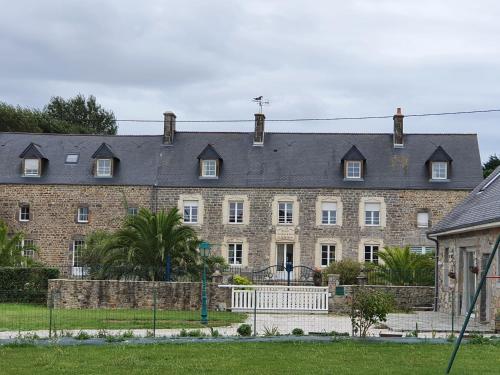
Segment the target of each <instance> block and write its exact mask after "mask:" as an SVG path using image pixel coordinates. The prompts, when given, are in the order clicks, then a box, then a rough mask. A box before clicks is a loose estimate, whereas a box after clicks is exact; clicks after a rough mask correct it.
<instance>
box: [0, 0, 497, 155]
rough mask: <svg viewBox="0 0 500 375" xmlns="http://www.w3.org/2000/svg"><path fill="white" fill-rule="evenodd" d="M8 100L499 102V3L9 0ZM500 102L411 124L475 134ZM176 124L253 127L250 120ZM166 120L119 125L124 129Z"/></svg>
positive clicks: (296, 107) (158, 110)
mask: <svg viewBox="0 0 500 375" xmlns="http://www.w3.org/2000/svg"><path fill="white" fill-rule="evenodd" d="M0 9H2V11H1V15H0V50H1V51H2V52H1V56H2V58H1V59H0V101H4V102H7V103H10V104H19V105H21V106H29V107H43V105H44V104H46V103H47V102H48V100H49V99H50V97H51V96H55V95H60V96H63V97H71V96H74V95H76V94H78V93H82V94H85V95H89V94H94V95H95V96H96V97H97V99H98V101H99V102H100V103H101V104H103V105H104V106H105V107H106V108H109V109H112V110H113V111H114V112H115V115H116V117H117V118H119V119H130V118H132V119H162V113H163V112H164V111H165V110H172V111H174V112H175V113H176V114H177V118H178V120H196V119H246V118H248V119H251V118H253V113H254V112H255V111H256V110H257V106H256V105H255V103H252V102H251V100H250V99H251V98H252V97H254V96H259V95H264V97H265V98H267V99H268V100H270V102H271V104H270V105H269V106H268V107H266V108H265V113H266V116H267V118H268V119H272V118H297V117H301V118H302V117H338V116H363V115H390V114H393V113H394V111H395V108H396V107H402V108H403V112H404V113H422V112H441V111H458V110H471V109H485V108H500V47H499V35H500V22H498V19H499V17H500V2H498V1H482V0H477V1H470V0H468V1H462V0H450V1H435V0H434V1H422V0H418V1H417V0H415V1H401V0H399V1H382V0H377V1H373V0H366V1H352V0H350V1H345V0H344V1H332V0H330V1H318V0H315V1H311V0H309V1H291V0H286V1H272V0H266V1H258V0H246V1H235V0H226V1H207V0H205V1H188V0H183V1H179V0H176V1H167V0H159V1H153V0H148V1H129V0H116V1H110V0H106V1H102V0H101V1H89V0H80V1H69V0H60V1H52V0H44V1H39V0H33V1H24V0H16V1H11V0H0ZM499 124H500V113H493V114H477V115H464V116H446V117H444V116H443V117H428V118H407V119H405V131H406V132H409V133H412V132H413V133H422V132H438V133H442V132H459V133H461V132H467V133H478V135H479V141H480V146H481V154H482V158H483V159H486V158H487V156H488V155H489V154H492V153H495V152H496V153H498V154H500V127H499ZM178 129H179V130H192V129H197V130H228V129H230V130H241V131H250V130H252V129H253V124H251V123H240V124H225V125H224V124H213V123H212V124H196V125H193V124H179V125H178ZM266 130H268V131H332V132H347V131H355V132H390V131H392V120H391V119H386V120H370V121H338V122H314V123H268V124H267V125H266ZM161 131H162V125H161V124H130V123H120V128H119V133H120V134H137V133H139V134H140V133H142V134H159V133H161Z"/></svg>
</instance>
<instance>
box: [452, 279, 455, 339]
mask: <svg viewBox="0 0 500 375" xmlns="http://www.w3.org/2000/svg"><path fill="white" fill-rule="evenodd" d="M453 332H455V288H453V293H451V334H452V335H453Z"/></svg>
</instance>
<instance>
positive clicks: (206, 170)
mask: <svg viewBox="0 0 500 375" xmlns="http://www.w3.org/2000/svg"><path fill="white" fill-rule="evenodd" d="M201 176H202V177H217V160H203V161H202V168H201Z"/></svg>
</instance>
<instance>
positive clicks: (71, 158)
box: [65, 154, 80, 164]
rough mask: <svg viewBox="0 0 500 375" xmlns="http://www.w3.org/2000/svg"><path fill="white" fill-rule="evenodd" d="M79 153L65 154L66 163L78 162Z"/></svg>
mask: <svg viewBox="0 0 500 375" xmlns="http://www.w3.org/2000/svg"><path fill="white" fill-rule="evenodd" d="M79 156H80V155H78V154H67V155H66V161H65V163H66V164H76V163H78V158H79Z"/></svg>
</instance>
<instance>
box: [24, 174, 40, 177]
mask: <svg viewBox="0 0 500 375" xmlns="http://www.w3.org/2000/svg"><path fill="white" fill-rule="evenodd" d="M21 177H26V178H40V177H41V176H40V175H26V174H23V175H21Z"/></svg>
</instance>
